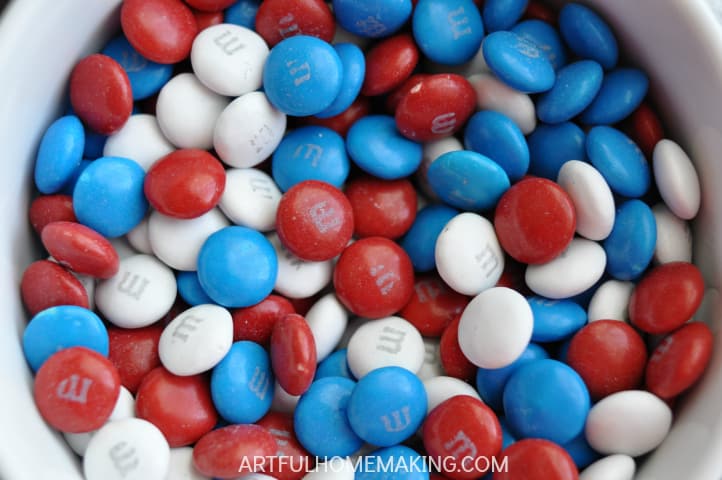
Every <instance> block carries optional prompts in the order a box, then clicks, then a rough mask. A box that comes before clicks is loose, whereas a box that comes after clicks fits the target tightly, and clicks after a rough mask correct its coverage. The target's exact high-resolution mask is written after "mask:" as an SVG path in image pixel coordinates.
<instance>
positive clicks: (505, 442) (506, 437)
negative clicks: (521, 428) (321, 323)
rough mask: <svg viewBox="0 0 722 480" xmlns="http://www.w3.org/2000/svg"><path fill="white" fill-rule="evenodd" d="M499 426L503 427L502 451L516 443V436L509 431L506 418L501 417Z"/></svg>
mask: <svg viewBox="0 0 722 480" xmlns="http://www.w3.org/2000/svg"><path fill="white" fill-rule="evenodd" d="M499 425H501V449H502V450H504V449H505V448H506V447H508V446H509V445H511V444H512V443H514V442H516V438H515V437H514V434H513V433H511V430H509V425H508V424H507V423H506V418H504V417H499Z"/></svg>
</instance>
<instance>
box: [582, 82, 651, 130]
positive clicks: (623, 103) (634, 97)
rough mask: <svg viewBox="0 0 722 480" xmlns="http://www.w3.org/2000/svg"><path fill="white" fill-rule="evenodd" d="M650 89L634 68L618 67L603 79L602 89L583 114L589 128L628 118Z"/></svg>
mask: <svg viewBox="0 0 722 480" xmlns="http://www.w3.org/2000/svg"><path fill="white" fill-rule="evenodd" d="M647 90H649V79H648V78H647V75H645V74H644V72H642V71H641V70H638V69H636V68H619V69H617V70H614V71H612V72H609V73H607V74H606V75H605V76H604V81H603V82H602V87H601V89H600V90H599V93H598V94H597V97H596V98H595V99H594V101H593V102H592V104H591V105H589V107H588V108H587V109H586V110H585V111H584V112H583V113H582V116H581V121H582V122H584V123H586V124H588V125H610V124H612V123H617V122H620V121H622V120H624V119H625V118H627V117H628V116H629V115H630V114H631V113H632V112H633V111H634V110H636V108H637V107H638V106H639V105H640V104H641V103H642V100H644V97H645V96H646V95H647Z"/></svg>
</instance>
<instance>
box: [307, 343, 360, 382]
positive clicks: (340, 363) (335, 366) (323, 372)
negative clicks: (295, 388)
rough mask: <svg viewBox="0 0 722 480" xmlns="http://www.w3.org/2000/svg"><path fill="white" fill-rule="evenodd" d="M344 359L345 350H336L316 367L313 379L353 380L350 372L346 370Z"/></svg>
mask: <svg viewBox="0 0 722 480" xmlns="http://www.w3.org/2000/svg"><path fill="white" fill-rule="evenodd" d="M346 357H347V350H346V349H345V348H342V349H341V350H336V351H335V352H333V353H332V354H331V355H329V356H328V357H326V358H324V359H323V360H322V361H321V362H320V363H319V364H318V365H317V366H316V375H315V377H314V378H315V379H316V380H318V379H320V378H326V377H344V378H348V379H350V380H355V378H354V376H353V374H352V373H351V370H349V368H348V362H347V361H346Z"/></svg>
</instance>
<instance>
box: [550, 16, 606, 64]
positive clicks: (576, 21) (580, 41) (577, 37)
mask: <svg viewBox="0 0 722 480" xmlns="http://www.w3.org/2000/svg"><path fill="white" fill-rule="evenodd" d="M559 30H560V32H561V34H562V37H563V38H564V41H565V42H566V43H567V45H568V46H569V48H571V49H572V51H573V52H574V53H576V54H577V55H578V56H579V57H581V58H589V59H591V60H595V61H596V62H598V63H599V64H601V65H602V67H604V68H605V69H607V70H609V69H610V68H614V66H615V65H616V64H617V59H618V57H619V51H618V47H617V40H616V38H614V33H612V30H611V29H610V28H609V25H607V23H606V22H605V21H604V20H602V18H601V17H600V16H599V15H597V14H596V13H594V11H593V10H592V9H591V8H589V7H586V6H584V5H582V4H579V3H569V4H566V5H565V6H564V7H563V8H562V9H561V10H560V11H559Z"/></svg>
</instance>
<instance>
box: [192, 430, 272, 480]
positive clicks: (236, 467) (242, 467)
mask: <svg viewBox="0 0 722 480" xmlns="http://www.w3.org/2000/svg"><path fill="white" fill-rule="evenodd" d="M275 452H276V440H275V439H274V438H273V435H271V432H269V431H268V429H266V428H263V427H261V426H259V425H229V426H227V427H222V428H218V429H216V430H213V431H212V432H208V433H207V434H205V435H204V436H203V437H201V439H200V440H199V441H198V443H196V445H195V446H194V447H193V465H194V466H195V468H196V469H197V470H198V472H200V473H201V474H202V475H205V476H207V477H216V478H218V477H220V478H237V477H238V475H239V474H240V475H241V476H243V474H248V473H253V472H255V471H263V469H264V468H265V466H266V464H267V463H270V458H271V457H273V456H274V454H275Z"/></svg>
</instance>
